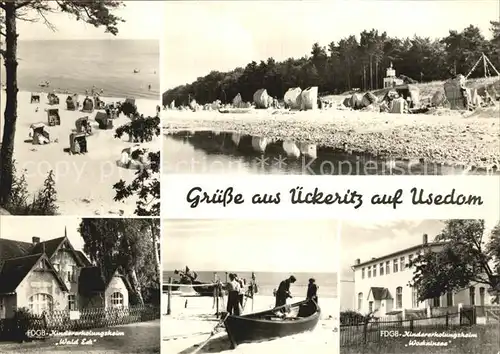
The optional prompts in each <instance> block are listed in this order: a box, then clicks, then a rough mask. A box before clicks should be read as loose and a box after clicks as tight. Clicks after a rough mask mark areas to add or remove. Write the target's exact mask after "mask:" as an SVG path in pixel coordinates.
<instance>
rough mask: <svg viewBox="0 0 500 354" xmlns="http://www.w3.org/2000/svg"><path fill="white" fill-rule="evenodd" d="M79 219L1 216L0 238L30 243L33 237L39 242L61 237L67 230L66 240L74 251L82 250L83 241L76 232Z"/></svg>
mask: <svg viewBox="0 0 500 354" xmlns="http://www.w3.org/2000/svg"><path fill="white" fill-rule="evenodd" d="M80 222H81V219H80V218H75V217H67V216H57V217H46V216H29V217H28V216H22V217H21V216H2V217H1V218H0V238H5V239H10V240H17V241H24V242H32V238H33V236H37V237H40V240H41V241H47V240H50V239H53V238H58V237H63V236H64V228H65V227H66V228H67V232H68V239H69V241H70V242H71V245H72V246H73V248H75V249H76V250H82V249H83V239H82V237H81V236H80V233H79V232H78V227H79V225H80Z"/></svg>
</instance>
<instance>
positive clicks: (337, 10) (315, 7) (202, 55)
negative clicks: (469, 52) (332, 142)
mask: <svg viewBox="0 0 500 354" xmlns="http://www.w3.org/2000/svg"><path fill="white" fill-rule="evenodd" d="M499 6H500V5H499V1H498V0H469V1H460V0H454V1H382V0H380V1H371V0H370V1H368V0H364V1H363V0H327V1H314V0H309V1H290V2H283V1H265V2H264V1H262V2H257V1H254V2H248V1H182V2H181V1H170V2H166V4H165V11H166V14H167V15H166V17H167V18H168V21H165V24H164V27H165V29H164V36H163V39H162V41H163V44H164V45H166V49H165V51H164V55H163V59H162V62H163V63H164V68H165V70H163V74H162V80H163V83H162V87H165V88H167V89H169V88H173V87H175V86H178V85H183V84H186V83H188V82H193V81H194V80H196V78H197V77H200V76H204V75H207V74H208V73H209V72H210V71H211V70H218V71H229V70H232V69H234V68H236V67H238V66H241V67H244V66H246V64H248V63H249V62H251V61H252V60H255V61H257V62H259V61H260V60H266V59H267V58H269V57H273V58H274V59H275V60H277V61H280V60H284V59H287V58H289V57H296V58H298V57H302V56H304V55H309V54H310V51H311V47H312V44H313V43H314V42H319V43H320V45H322V46H327V45H328V43H330V42H331V41H336V42H338V41H339V40H340V39H342V38H344V37H347V36H349V35H351V34H356V35H357V36H359V33H360V32H362V31H363V30H365V29H366V30H370V29H371V28H375V29H378V30H379V31H380V32H383V31H386V32H387V33H388V35H390V36H397V37H412V36H413V35H414V34H417V35H419V36H422V37H431V38H436V37H444V36H446V35H448V33H449V30H450V29H453V30H462V29H464V28H465V27H467V26H468V25H470V24H473V25H475V26H478V27H479V28H480V29H481V30H482V32H483V35H485V36H486V37H487V38H490V37H491V35H490V32H489V28H490V21H491V20H497V19H498V18H499V16H500V10H499ZM168 14H175V16H169V15H168ZM358 38H359V37H358ZM169 48H171V49H169Z"/></svg>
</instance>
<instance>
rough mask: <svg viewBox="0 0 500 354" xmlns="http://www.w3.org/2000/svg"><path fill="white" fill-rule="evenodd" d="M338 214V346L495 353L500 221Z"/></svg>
mask: <svg viewBox="0 0 500 354" xmlns="http://www.w3.org/2000/svg"><path fill="white" fill-rule="evenodd" d="M485 217H486V219H482V220H457V219H452V220H398V221H380V220H379V221H375V220H359V221H342V233H341V240H340V245H341V252H342V258H341V266H340V269H341V271H340V274H341V275H340V285H339V293H340V309H341V310H340V353H345V354H361V353H380V354H402V353H422V354H424V353H425V354H427V353H439V354H442V353H447V354H448V353H449V354H458V353H478V354H483V353H484V354H486V353H497V352H498V351H499V350H500V335H499V334H500V303H499V296H500V281H499V279H500V276H499V269H500V268H499V262H500V247H499V245H500V223H499V221H498V216H496V217H493V218H489V216H485Z"/></svg>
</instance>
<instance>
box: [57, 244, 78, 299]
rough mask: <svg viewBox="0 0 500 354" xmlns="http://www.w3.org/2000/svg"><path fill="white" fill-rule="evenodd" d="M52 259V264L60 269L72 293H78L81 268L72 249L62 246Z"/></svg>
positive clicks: (61, 275)
mask: <svg viewBox="0 0 500 354" xmlns="http://www.w3.org/2000/svg"><path fill="white" fill-rule="evenodd" d="M63 246H64V245H63ZM50 261H51V263H52V265H54V267H55V268H56V269H57V270H58V271H59V275H60V277H61V279H62V280H63V281H64V282H65V283H66V286H67V287H68V289H69V292H70V293H72V294H77V293H78V275H79V268H78V264H77V262H76V259H75V258H74V255H73V253H72V251H70V250H68V249H64V248H62V249H60V250H59V251H57V252H56V253H55V254H54V255H53V256H52V258H51V259H50ZM68 273H69V276H68Z"/></svg>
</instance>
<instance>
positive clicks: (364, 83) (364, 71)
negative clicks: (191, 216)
mask: <svg viewBox="0 0 500 354" xmlns="http://www.w3.org/2000/svg"><path fill="white" fill-rule="evenodd" d="M366 87H367V84H366V65H365V64H363V91H366Z"/></svg>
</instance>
